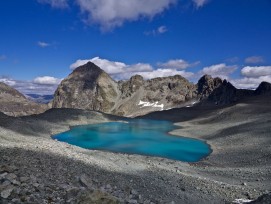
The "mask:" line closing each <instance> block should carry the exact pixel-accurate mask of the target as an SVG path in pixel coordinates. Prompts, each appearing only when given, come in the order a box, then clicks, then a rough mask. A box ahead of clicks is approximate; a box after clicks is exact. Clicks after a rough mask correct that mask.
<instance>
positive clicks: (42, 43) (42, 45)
mask: <svg viewBox="0 0 271 204" xmlns="http://www.w3.org/2000/svg"><path fill="white" fill-rule="evenodd" d="M38 46H39V47H42V48H45V47H49V46H50V44H49V43H46V42H42V41H39V42H38Z"/></svg>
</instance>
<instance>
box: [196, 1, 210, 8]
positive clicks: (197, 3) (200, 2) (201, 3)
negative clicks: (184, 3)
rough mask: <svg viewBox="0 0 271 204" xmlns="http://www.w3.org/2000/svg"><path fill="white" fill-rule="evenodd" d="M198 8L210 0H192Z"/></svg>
mask: <svg viewBox="0 0 271 204" xmlns="http://www.w3.org/2000/svg"><path fill="white" fill-rule="evenodd" d="M192 1H193V2H194V4H195V5H196V7H197V8H200V7H202V6H204V5H205V4H206V3H208V1H209V0H192Z"/></svg>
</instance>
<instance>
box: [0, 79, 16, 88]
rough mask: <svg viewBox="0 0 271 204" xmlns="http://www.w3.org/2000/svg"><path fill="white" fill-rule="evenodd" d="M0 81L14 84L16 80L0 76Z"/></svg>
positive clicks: (10, 84)
mask: <svg viewBox="0 0 271 204" xmlns="http://www.w3.org/2000/svg"><path fill="white" fill-rule="evenodd" d="M0 82H3V83H5V84H7V85H9V86H15V85H16V81H15V80H13V79H10V78H8V77H0Z"/></svg>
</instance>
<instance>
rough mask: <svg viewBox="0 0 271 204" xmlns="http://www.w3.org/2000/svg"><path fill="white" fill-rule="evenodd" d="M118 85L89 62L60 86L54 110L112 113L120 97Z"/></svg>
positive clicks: (76, 70) (53, 102) (54, 102)
mask: <svg viewBox="0 0 271 204" xmlns="http://www.w3.org/2000/svg"><path fill="white" fill-rule="evenodd" d="M118 92H119V90H118V88H117V83H116V82H115V81H114V80H113V79H111V77H110V76H109V75H108V74H107V73H105V72H104V71H103V70H102V69H100V68H99V67H98V66H96V65H95V64H93V63H91V62H89V63H87V64H86V65H83V66H81V67H78V68H77V69H75V70H74V71H73V72H72V73H71V74H70V75H69V76H68V77H67V78H66V79H64V80H63V81H62V82H61V84H60V85H59V86H58V88H57V90H56V92H55V94H54V99H53V101H52V107H53V108H78V109H88V110H96V111H102V112H105V113H110V112H111V110H112V109H113V107H114V105H115V102H116V100H117V98H118V95H119V93H118Z"/></svg>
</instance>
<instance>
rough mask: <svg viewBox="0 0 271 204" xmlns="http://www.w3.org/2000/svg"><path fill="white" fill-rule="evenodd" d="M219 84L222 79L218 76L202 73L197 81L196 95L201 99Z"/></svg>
mask: <svg viewBox="0 0 271 204" xmlns="http://www.w3.org/2000/svg"><path fill="white" fill-rule="evenodd" d="M221 84H222V80H221V79H220V78H218V77H216V78H213V77H212V76H210V75H204V76H202V77H201V78H200V79H199V81H198V95H199V96H200V98H201V99H203V98H205V97H208V96H209V95H210V94H211V93H212V92H213V90H215V89H216V88H218V87H219V86H220V85H221Z"/></svg>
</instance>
